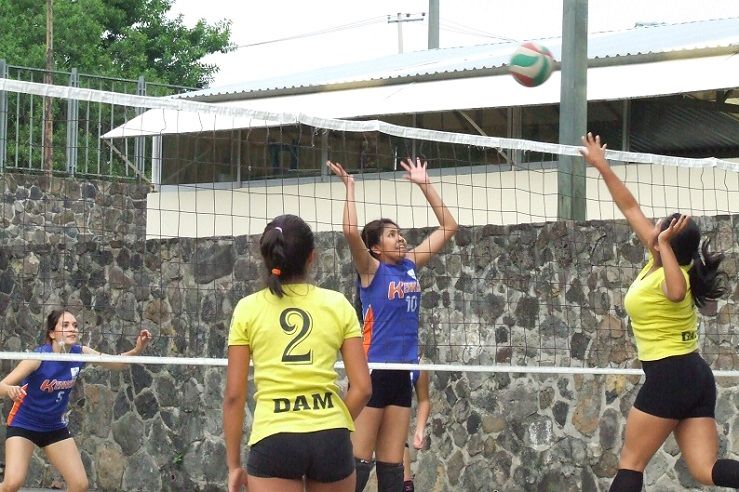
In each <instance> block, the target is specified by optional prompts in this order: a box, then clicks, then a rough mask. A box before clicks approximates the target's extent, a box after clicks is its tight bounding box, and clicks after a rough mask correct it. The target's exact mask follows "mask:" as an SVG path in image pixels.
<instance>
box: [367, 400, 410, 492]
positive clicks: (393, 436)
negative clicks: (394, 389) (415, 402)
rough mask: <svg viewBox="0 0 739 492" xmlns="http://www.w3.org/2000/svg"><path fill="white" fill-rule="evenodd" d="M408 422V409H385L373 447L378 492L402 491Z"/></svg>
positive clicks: (402, 407) (392, 407)
mask: <svg viewBox="0 0 739 492" xmlns="http://www.w3.org/2000/svg"><path fill="white" fill-rule="evenodd" d="M410 420H411V409H410V407H405V406H397V405H390V406H388V407H386V408H385V414H384V415H383V419H382V424H381V425H380V431H379V433H378V436H377V443H376V445H375V456H376V458H377V464H376V465H375V467H376V469H377V488H378V490H379V491H380V492H385V491H388V492H390V491H392V492H395V491H396V490H397V491H402V490H403V453H404V451H405V443H406V440H407V438H408V427H409V424H410Z"/></svg>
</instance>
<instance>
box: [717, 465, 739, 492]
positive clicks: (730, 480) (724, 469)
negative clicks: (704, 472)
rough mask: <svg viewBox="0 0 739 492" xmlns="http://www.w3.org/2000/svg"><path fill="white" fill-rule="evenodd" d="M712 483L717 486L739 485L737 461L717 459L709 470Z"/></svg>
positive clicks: (733, 486)
mask: <svg viewBox="0 0 739 492" xmlns="http://www.w3.org/2000/svg"><path fill="white" fill-rule="evenodd" d="M711 478H712V479H713V484H714V485H718V486H719V487H731V488H734V489H735V488H737V487H739V462H737V461H736V460H717V461H716V463H715V464H714V465H713V470H712V471H711Z"/></svg>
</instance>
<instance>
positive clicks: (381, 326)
mask: <svg viewBox="0 0 739 492" xmlns="http://www.w3.org/2000/svg"><path fill="white" fill-rule="evenodd" d="M359 296H360V299H361V300H362V314H363V318H364V329H363V330H362V338H363V344H364V351H365V353H366V354H367V360H368V361H369V362H401V363H402V362H405V363H413V362H416V361H418V308H419V305H420V303H421V286H420V285H419V283H418V279H417V278H416V265H415V263H413V262H412V261H411V260H408V259H404V260H403V261H401V262H400V263H398V264H388V263H382V262H380V266H379V267H378V268H377V272H376V273H375V276H374V278H373V279H372V283H371V284H370V285H369V287H361V286H360V289H359Z"/></svg>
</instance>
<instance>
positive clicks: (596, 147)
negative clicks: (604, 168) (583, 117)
mask: <svg viewBox="0 0 739 492" xmlns="http://www.w3.org/2000/svg"><path fill="white" fill-rule="evenodd" d="M581 140H582V144H583V148H582V149H580V154H581V155H582V156H583V157H584V158H585V162H587V163H588V164H590V165H591V166H595V167H598V165H600V164H603V163H605V162H606V147H607V145H606V144H603V145H601V144H600V135H596V136H593V134H592V133H590V132H588V134H587V135H585V136H583V137H581Z"/></svg>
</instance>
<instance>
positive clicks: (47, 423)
mask: <svg viewBox="0 0 739 492" xmlns="http://www.w3.org/2000/svg"><path fill="white" fill-rule="evenodd" d="M34 352H47V353H48V352H52V348H51V344H46V345H42V346H40V347H38V348H37V349H36V350H34ZM69 352H70V353H72V354H81V353H82V346H81V345H72V348H71V350H70V351H69ZM84 366H85V363H84V362H80V361H73V362H72V361H70V362H59V361H53V360H44V361H41V365H39V367H38V369H36V370H35V371H33V372H32V373H31V374H30V375H29V376H28V377H27V378H26V379H25V380H24V381H23V383H21V385H22V387H23V389H24V390H25V391H26V395H25V396H24V397H23V398H22V399H21V400H19V401H16V402H15V403H14V404H13V408H12V409H11V410H10V413H9V414H8V422H7V423H8V425H9V426H13V427H20V428H22V429H26V430H31V431H36V432H48V431H53V430H59V429H63V428H65V427H66V426H67V419H66V412H67V406H68V405H69V393H70V392H71V391H72V388H74V383H75V382H76V381H77V375H78V374H79V372H80V369H82V368H83V367H84Z"/></svg>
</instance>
